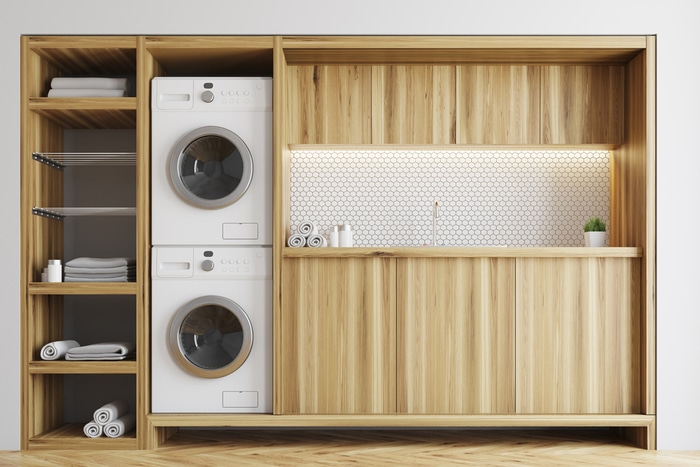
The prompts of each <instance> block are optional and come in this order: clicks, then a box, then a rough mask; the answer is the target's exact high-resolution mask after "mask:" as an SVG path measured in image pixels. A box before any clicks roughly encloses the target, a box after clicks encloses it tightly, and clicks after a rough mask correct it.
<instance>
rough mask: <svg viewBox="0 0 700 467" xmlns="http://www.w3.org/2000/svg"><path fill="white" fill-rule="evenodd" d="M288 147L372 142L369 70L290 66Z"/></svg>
mask: <svg viewBox="0 0 700 467" xmlns="http://www.w3.org/2000/svg"><path fill="white" fill-rule="evenodd" d="M287 81H288V87H287V89H288V106H289V109H288V111H289V113H288V114H287V115H288V119H289V143H311V144H328V143H333V144H335V143H337V144H367V143H371V142H372V69H371V67H367V66H290V67H289V68H288V69H287Z"/></svg>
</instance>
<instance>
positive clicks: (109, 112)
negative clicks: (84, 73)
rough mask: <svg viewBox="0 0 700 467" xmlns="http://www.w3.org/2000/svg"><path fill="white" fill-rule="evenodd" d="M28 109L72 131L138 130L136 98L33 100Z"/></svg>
mask: <svg viewBox="0 0 700 467" xmlns="http://www.w3.org/2000/svg"><path fill="white" fill-rule="evenodd" d="M28 104H29V105H28V108H29V110H31V111H32V112H34V113H36V114H38V115H41V116H42V117H45V118H47V119H49V120H51V121H53V122H55V123H57V124H59V125H60V126H62V127H63V128H68V129H95V130H99V129H118V130H123V129H135V128H136V98H135V97H110V98H101V97H82V98H58V97H33V98H30V99H29V103H28Z"/></svg>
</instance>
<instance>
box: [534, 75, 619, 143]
mask: <svg viewBox="0 0 700 467" xmlns="http://www.w3.org/2000/svg"><path fill="white" fill-rule="evenodd" d="M624 76H625V69H624V67H623V66H620V65H596V66H583V65H567V66H553V65H552V66H543V67H542V141H541V142H542V144H621V143H622V142H623V141H624Z"/></svg>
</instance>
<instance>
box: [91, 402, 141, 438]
mask: <svg viewBox="0 0 700 467" xmlns="http://www.w3.org/2000/svg"><path fill="white" fill-rule="evenodd" d="M135 426H136V416H135V415H134V414H132V413H129V404H128V403H127V402H126V401H123V400H114V401H112V402H110V403H108V404H105V405H103V406H102V407H100V408H98V409H97V410H95V412H94V413H93V415H92V420H90V421H89V422H87V423H86V424H85V426H83V433H85V436H87V437H88V438H98V437H100V436H102V435H103V434H104V435H105V436H107V437H109V438H119V437H120V436H123V435H125V434H126V433H128V432H129V431H131V430H132V429H133V428H134V427H135Z"/></svg>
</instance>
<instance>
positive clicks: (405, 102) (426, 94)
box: [373, 65, 456, 144]
mask: <svg viewBox="0 0 700 467" xmlns="http://www.w3.org/2000/svg"><path fill="white" fill-rule="evenodd" d="M373 73H375V74H376V75H377V78H376V79H375V80H374V81H375V84H376V86H375V87H379V89H374V90H373V92H375V93H377V94H378V96H380V98H375V107H376V106H377V105H379V106H380V107H379V108H374V109H373V111H374V116H375V119H377V120H378V121H377V122H376V123H375V130H374V133H375V134H374V135H373V142H374V143H380V144H382V143H383V144H454V143H455V141H456V129H455V67H453V66H430V65H427V66H424V65H395V66H377V67H374V70H373ZM378 133H379V134H378Z"/></svg>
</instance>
